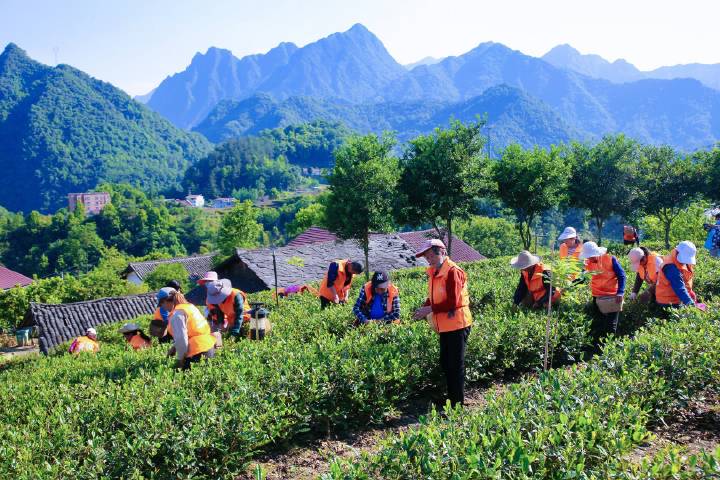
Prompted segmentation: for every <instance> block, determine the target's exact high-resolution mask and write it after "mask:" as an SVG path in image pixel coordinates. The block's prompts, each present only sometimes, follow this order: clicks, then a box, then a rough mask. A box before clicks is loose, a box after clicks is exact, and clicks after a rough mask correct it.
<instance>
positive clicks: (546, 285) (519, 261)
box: [510, 250, 561, 309]
mask: <svg viewBox="0 0 720 480" xmlns="http://www.w3.org/2000/svg"><path fill="white" fill-rule="evenodd" d="M510 266H511V267H512V268H515V269H517V270H520V283H519V284H518V286H517V288H516V289H515V295H514V296H513V303H514V304H515V305H521V304H522V305H524V306H526V307H532V308H536V309H537V308H547V304H548V301H549V300H550V291H551V285H550V279H551V275H552V272H551V271H550V268H548V267H546V266H545V265H543V263H542V261H541V260H540V257H538V256H537V255H533V254H532V253H530V252H528V251H527V250H523V251H522V252H520V255H518V256H517V257H515V258H513V259H512V260H510ZM560 294H561V292H560V289H552V303H553V305H556V304H557V303H558V302H559V301H560Z"/></svg>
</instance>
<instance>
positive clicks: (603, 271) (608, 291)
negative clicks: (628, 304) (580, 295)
mask: <svg viewBox="0 0 720 480" xmlns="http://www.w3.org/2000/svg"><path fill="white" fill-rule="evenodd" d="M585 270H587V271H599V272H600V273H598V274H596V275H593V277H592V280H590V290H591V291H592V295H593V297H609V296H613V295H617V291H618V279H617V275H615V270H613V262H612V256H611V255H609V254H607V253H606V254H604V255H601V256H600V257H598V259H597V260H595V259H594V258H593V259H588V260H585Z"/></svg>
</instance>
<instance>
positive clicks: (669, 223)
mask: <svg viewBox="0 0 720 480" xmlns="http://www.w3.org/2000/svg"><path fill="white" fill-rule="evenodd" d="M663 223H664V224H665V248H666V249H668V250H669V249H670V229H671V228H672V218H669V217H665V218H663Z"/></svg>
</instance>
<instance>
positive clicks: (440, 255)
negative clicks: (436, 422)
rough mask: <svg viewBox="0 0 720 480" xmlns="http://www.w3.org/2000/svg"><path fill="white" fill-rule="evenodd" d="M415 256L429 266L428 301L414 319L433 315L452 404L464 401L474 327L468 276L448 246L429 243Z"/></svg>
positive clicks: (434, 240)
mask: <svg viewBox="0 0 720 480" xmlns="http://www.w3.org/2000/svg"><path fill="white" fill-rule="evenodd" d="M415 256H416V257H418V258H419V257H425V260H427V262H428V263H429V264H430V268H428V269H427V275H428V298H427V300H426V301H425V304H424V305H423V306H422V307H420V308H419V309H418V310H417V311H416V312H415V315H414V318H416V319H420V318H424V317H427V316H428V315H432V320H433V322H432V323H433V325H434V327H435V330H436V331H437V332H438V334H439V335H440V365H441V367H442V370H443V373H444V374H445V380H446V381H447V388H448V397H449V399H450V404H451V405H452V406H455V405H457V404H460V405H463V404H464V402H465V349H466V347H467V341H468V336H470V329H471V325H472V314H471V313H470V295H469V294H468V286H467V275H465V272H464V271H463V270H462V269H461V268H460V267H459V266H458V265H457V264H455V262H453V261H452V260H450V258H449V257H448V256H447V251H446V250H445V244H444V243H443V242H442V241H440V240H437V239H432V240H428V241H427V242H425V245H423V247H422V249H420V250H419V251H418V252H417V254H416V255H415Z"/></svg>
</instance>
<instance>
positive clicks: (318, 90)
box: [148, 24, 720, 150]
mask: <svg viewBox="0 0 720 480" xmlns="http://www.w3.org/2000/svg"><path fill="white" fill-rule="evenodd" d="M288 45H292V44H281V45H279V46H278V47H276V48H275V49H273V50H270V52H268V53H267V54H265V55H261V56H257V55H255V56H251V57H243V58H242V59H237V58H235V57H234V56H232V54H231V53H230V52H229V51H227V50H223V51H219V50H217V49H210V50H209V51H208V52H207V53H206V54H204V55H201V54H198V55H196V56H195V58H194V59H193V61H192V63H191V65H190V67H188V69H187V70H185V71H184V72H181V73H178V74H176V75H174V76H172V77H168V79H166V80H165V81H163V82H162V83H161V84H160V85H159V86H158V87H157V89H156V91H155V93H154V94H153V95H152V97H151V98H150V101H149V103H148V106H149V107H150V108H153V109H155V110H156V111H158V112H159V113H161V114H162V115H164V116H165V117H167V118H168V119H170V120H171V121H172V122H173V123H175V125H177V126H179V127H181V128H185V129H188V128H196V130H197V131H199V132H201V133H204V134H207V135H209V137H208V138H210V139H211V140H213V141H217V139H219V138H228V135H230V136H232V135H233V133H231V132H255V131H258V130H259V129H261V126H265V125H270V126H272V127H275V126H279V125H283V124H285V123H286V122H288V121H291V120H289V119H292V118H305V117H313V118H314V117H315V116H316V114H317V108H319V105H322V108H320V110H322V111H323V112H324V113H323V114H326V115H330V116H331V118H332V119H334V120H338V121H343V122H344V123H346V124H348V125H349V126H353V125H363V124H364V125H367V128H366V129H365V130H361V131H376V130H377V129H378V128H379V126H380V125H390V126H397V125H400V126H411V127H412V128H410V129H409V130H407V131H405V130H403V131H400V133H401V137H402V136H406V135H405V134H409V133H412V132H415V131H423V130H424V129H425V128H426V127H425V126H421V125H420V124H421V123H422V122H421V121H420V120H422V118H425V119H430V118H435V116H436V115H438V112H439V111H440V110H441V109H446V110H443V111H444V112H445V113H448V114H450V115H454V114H455V113H456V112H454V111H453V109H454V108H458V109H462V108H464V107H463V106H462V105H461V104H462V103H463V102H468V101H470V100H471V99H474V98H478V97H481V96H482V95H483V94H484V93H485V92H486V91H487V90H488V89H490V88H492V87H497V86H500V85H504V86H507V87H514V88H516V89H519V90H521V91H522V92H523V94H524V95H525V97H524V98H525V99H526V100H527V101H526V102H525V103H524V105H527V106H529V105H534V106H536V107H537V106H538V105H542V109H541V110H543V111H544V110H545V109H550V113H552V114H553V115H555V116H557V117H558V118H559V121H560V123H559V124H556V125H559V127H558V129H554V131H563V132H565V133H570V134H572V135H573V138H577V139H579V140H595V139H597V138H599V137H600V136H602V135H604V134H608V133H617V132H623V133H626V134H627V135H630V136H632V137H635V138H637V139H638V140H640V141H642V142H646V143H654V144H671V145H674V146H676V147H678V148H682V149H686V150H688V149H694V148H701V147H706V146H708V145H712V144H713V143H714V142H715V141H717V139H718V138H720V127H719V124H720V91H718V90H716V89H713V88H710V87H708V86H707V85H704V84H703V83H701V82H700V81H698V80H694V79H686V78H680V79H672V80H664V79H652V78H647V77H646V76H644V75H639V76H637V78H635V77H632V75H634V74H633V72H634V71H636V70H637V69H635V67H633V66H632V65H630V64H629V63H627V62H623V61H617V62H614V63H612V64H610V63H609V62H606V61H605V60H603V59H602V58H600V57H596V56H583V55H580V54H579V53H578V54H577V55H575V54H573V51H574V52H576V51H575V50H574V49H572V48H571V47H567V46H561V47H558V48H555V49H553V50H552V51H551V52H548V54H547V55H546V56H545V57H544V58H536V57H531V56H528V55H524V54H523V53H521V52H519V51H516V50H512V49H510V48H508V47H506V46H504V45H502V44H499V43H493V42H486V43H481V44H480V45H478V46H477V47H476V48H474V49H472V50H471V51H469V52H467V53H465V54H463V55H459V56H451V57H446V58H443V59H441V60H437V61H436V59H433V60H432V61H424V62H420V63H421V64H419V65H416V66H413V68H411V69H408V68H406V67H403V66H402V65H400V64H399V63H397V62H396V61H395V60H394V59H393V58H392V56H391V55H390V54H389V53H388V52H387V50H386V49H385V47H384V46H383V44H382V42H381V41H380V40H379V39H378V38H377V37H376V36H375V35H373V34H372V33H371V32H370V31H369V30H367V29H366V28H365V27H363V26H362V25H359V24H357V25H354V26H353V27H352V28H350V29H349V30H347V31H345V32H341V33H335V34H332V35H330V36H328V37H325V38H322V39H320V40H318V41H316V42H313V43H310V44H308V45H306V46H304V47H301V48H299V47H296V46H294V45H292V47H288ZM278 49H281V50H282V51H283V52H284V54H283V55H277V52H276V51H277V50H278ZM219 52H222V54H220V53H219ZM266 56H268V57H273V58H278V57H280V60H279V61H275V62H271V61H268V62H267V65H268V67H267V69H265V70H262V72H263V75H255V76H254V77H252V78H253V81H246V80H243V79H244V78H246V76H247V75H246V74H244V73H242V72H244V71H245V70H243V69H244V68H245V67H242V65H246V66H247V65H253V68H252V69H251V70H252V71H253V72H258V71H260V70H259V69H257V68H256V67H254V65H256V64H257V63H258V62H260V59H261V58H262V59H264V58H265V57H266ZM250 59H252V62H250V63H248V62H249V61H250ZM228 65H235V67H233V69H231V70H232V72H233V74H232V75H230V74H228V73H227V72H228V67H227V66H228ZM707 67H708V68H710V67H711V66H707ZM248 68H249V67H248ZM623 72H624V73H623ZM660 74H661V73H658V75H660ZM665 74H666V75H668V76H672V75H674V74H671V73H667V72H666V73H665ZM221 79H222V82H221V81H220V80H221ZM707 83H711V82H710V81H709V80H707ZM501 91H502V92H510V90H501ZM494 93H495V95H497V94H498V93H499V91H496V92H494ZM260 94H267V95H270V96H271V97H272V98H273V99H274V100H273V102H274V103H273V105H274V106H276V107H277V108H279V109H280V111H277V112H274V113H273V114H272V115H270V116H269V114H268V112H267V111H265V110H263V111H262V112H256V113H257V115H256V116H257V119H258V121H259V122H260V123H257V124H255V123H253V121H251V120H250V118H255V117H253V115H251V114H250V113H251V112H249V111H243V110H242V108H241V109H240V112H241V114H240V115H239V116H233V115H228V112H230V111H231V110H233V109H235V108H237V105H239V103H238V102H243V101H244V100H248V99H251V98H253V97H254V96H255V95H260ZM156 98H157V99H156ZM261 98H263V99H264V100H262V101H260V103H259V104H260V105H263V106H264V107H267V106H268V102H267V98H266V97H261ZM291 99H292V100H291ZM309 99H312V100H309ZM161 100H162V101H161ZM483 101H485V100H481V101H480V103H478V104H477V106H481V105H483ZM512 101H513V100H512V99H508V102H507V103H512ZM228 102H230V103H228ZM303 102H305V104H307V102H310V103H312V108H310V106H309V105H305V106H306V107H307V108H310V110H309V111H307V112H305V113H300V112H298V106H297V105H298V104H303ZM250 104H252V101H250ZM250 104H247V103H244V104H242V105H243V106H248V105H250ZM289 105H294V107H290V106H289ZM180 107H182V108H180ZM213 108H215V109H217V110H216V111H213ZM408 110H413V111H415V112H416V113H417V114H418V115H420V117H422V118H421V119H420V120H417V119H415V118H414V117H413V115H415V114H412V115H410V117H413V118H410V117H408V113H407V112H408ZM420 111H421V112H422V113H419V112H420ZM538 111H539V110H538V109H537V108H535V109H534V110H533V111H532V112H531V111H528V112H524V113H523V114H519V113H517V110H516V111H515V112H516V113H515V114H514V117H515V118H520V119H522V118H525V117H527V119H526V123H529V124H531V123H534V122H535V120H536V119H534V118H533V117H532V115H534V114H535V113H537V112H538ZM358 112H365V113H363V114H362V115H360V114H359V113H358ZM372 112H382V115H381V117H382V118H378V115H377V114H376V113H372ZM260 113H262V115H260ZM477 113H482V112H477ZM358 115H360V117H358ZM392 117H398V118H392ZM271 118H275V119H276V122H274V123H273V122H272V121H270V119H271ZM506 118H507V117H506ZM544 118H546V119H547V118H549V117H548V116H545V117H544ZM219 119H227V121H228V122H233V123H230V124H228V125H227V126H222V125H219V123H218V122H220V121H221V120H219ZM329 119H330V118H329ZM369 119H371V120H369ZM416 120H417V121H416ZM446 120H447V119H445V122H446ZM248 122H250V123H248ZM536 123H539V124H547V125H549V123H548V122H546V121H544V120H543V121H539V122H536ZM560 125H561V126H562V127H560ZM396 128H397V127H396ZM518 128H520V129H521V128H523V127H522V125H521V124H519V126H518ZM518 128H516V129H515V131H518ZM500 130H502V129H500ZM508 131H509V130H508ZM550 136H551V134H548V135H542V136H541V137H544V138H548V137H550ZM535 137H536V136H535V135H530V136H528V137H523V138H535ZM560 138H564V136H563V135H561V136H560V137H558V138H557V139H554V140H553V141H554V142H558V141H561V140H560Z"/></svg>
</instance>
